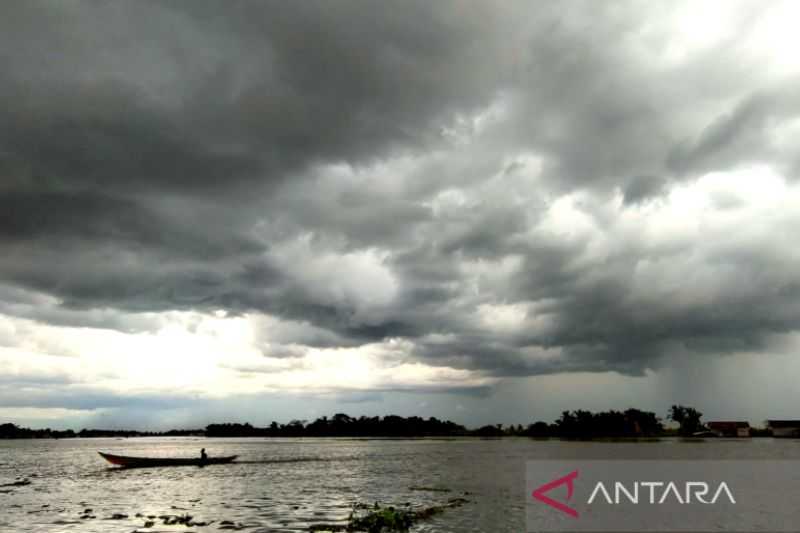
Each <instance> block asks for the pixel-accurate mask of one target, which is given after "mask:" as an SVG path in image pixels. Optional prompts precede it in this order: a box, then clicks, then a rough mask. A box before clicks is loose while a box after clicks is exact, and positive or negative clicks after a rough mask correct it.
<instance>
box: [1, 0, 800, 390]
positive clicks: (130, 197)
mask: <svg viewBox="0 0 800 533" xmlns="http://www.w3.org/2000/svg"><path fill="white" fill-rule="evenodd" d="M648 9H649V8H648V7H647V6H645V5H644V4H638V3H631V4H627V3H623V4H615V5H613V6H612V5H609V4H592V5H591V6H589V5H587V4H586V3H566V4H559V5H557V6H555V5H554V6H548V5H539V6H531V5H529V4H528V3H521V4H510V3H509V4H503V5H500V6H491V5H489V4H482V3H477V2H476V3H449V2H403V3H396V4H380V5H377V4H373V5H370V4H364V3H355V2H295V3H290V4H286V3H264V2H237V3H235V4H233V5H230V6H226V8H225V10H222V11H220V7H219V4H217V3H206V2H177V3H176V2H171V3H168V2H161V3H160V2H137V3H125V4H105V3H95V2H72V3H39V2H28V3H17V4H8V5H5V6H3V7H1V8H0V72H2V77H0V97H2V98H3V99H4V101H5V102H7V105H5V106H3V108H2V109H1V110H0V246H2V249H3V250H2V252H3V258H2V260H0V281H2V282H3V283H4V284H6V285H8V286H12V285H13V286H14V287H16V289H15V291H7V292H4V293H2V294H3V299H4V304H3V306H2V307H0V311H2V312H3V313H8V314H11V315H16V316H22V317H26V318H32V319H36V320H39V321H41V322H45V323H51V324H69V325H86V326H91V327H99V326H101V327H112V328H115V329H121V330H123V331H143V330H147V329H148V328H151V327H155V326H153V325H151V324H149V323H140V322H137V319H136V318H135V316H134V314H135V313H137V312H149V311H167V310H175V309H181V310H185V309H196V310H200V311H211V310H217V309H224V310H227V311H229V312H231V313H233V314H237V313H245V312H251V311H257V312H263V313H265V314H268V315H272V316H274V317H277V318H280V319H282V320H284V321H288V322H291V323H292V325H286V324H283V325H282V326H281V327H276V328H274V329H272V330H269V331H268V333H266V334H265V335H264V337H265V338H264V339H259V347H260V348H261V349H262V351H263V352H264V354H265V355H269V356H271V357H281V356H285V355H291V354H294V353H296V351H295V350H302V349H304V348H303V347H306V346H319V347H334V346H357V345H359V344H361V343H367V342H374V341H379V340H382V339H385V338H394V337H402V338H406V339H408V340H410V341H412V342H413V343H414V349H413V357H417V358H419V359H421V360H424V361H425V362H429V363H434V364H442V365H444V364H446V365H449V366H453V367H456V368H470V369H480V370H484V371H486V372H487V373H491V374H494V375H524V374H541V373H554V372H564V371H579V370H590V371H600V370H607V369H614V370H619V371H622V372H626V373H632V374H637V373H641V372H642V371H643V369H644V368H646V367H648V366H651V365H653V364H655V363H654V361H656V360H657V359H658V358H661V357H663V356H666V355H669V353H671V351H672V350H675V349H679V348H680V349H688V350H692V351H695V352H697V353H706V352H710V353H726V352H729V351H736V350H749V349H756V348H759V347H761V346H763V345H764V343H765V342H766V341H767V339H768V338H769V336H770V335H772V334H775V333H781V332H789V331H795V330H797V329H798V327H800V322H798V321H797V319H796V318H795V317H797V316H800V315H798V314H797V313H796V311H797V309H796V305H795V304H794V303H793V302H794V301H795V298H794V296H795V295H796V287H798V286H800V282H799V281H798V279H797V277H796V275H795V274H794V272H795V270H796V269H793V267H792V264H791V258H790V256H789V255H787V254H786V252H785V249H784V248H782V247H781V246H774V247H770V246H761V245H758V244H754V243H753V242H748V243H744V244H743V245H742V246H743V248H744V249H745V250H751V251H752V256H741V255H738V256H735V255H730V253H728V252H726V251H724V250H719V249H714V248H713V247H708V246H707V244H708V243H705V242H700V241H699V240H698V241H694V242H686V241H680V242H678V243H677V244H674V243H672V244H670V243H667V244H661V245H658V244H651V243H648V242H643V241H646V240H647V239H646V237H640V240H636V239H631V240H630V241H628V240H626V239H627V238H628V237H629V236H628V235H626V234H624V233H614V231H615V230H614V227H615V221H616V217H617V215H618V213H616V214H615V213H608V212H606V211H604V208H603V206H604V205H607V204H608V202H609V198H612V197H613V195H614V194H617V193H618V194H620V195H621V196H622V198H623V206H622V207H620V209H639V208H645V207H647V206H648V205H652V204H657V203H658V202H659V201H662V200H663V195H664V194H665V193H666V192H668V191H669V188H670V186H672V185H674V184H676V183H687V182H691V181H692V180H694V179H696V178H697V176H698V175H699V174H701V173H703V172H707V171H712V170H718V171H724V170H730V169H733V168H736V167H737V165H741V164H744V163H748V162H759V161H760V162H764V161H766V162H768V163H770V164H771V165H772V166H774V167H776V168H778V169H781V170H786V169H792V168H794V167H792V165H797V164H798V163H797V162H798V161H800V156H798V153H797V152H796V151H795V152H792V151H791V148H787V147H785V146H778V145H776V144H775V142H774V139H773V137H772V133H773V132H774V130H775V129H776V128H785V127H788V125H790V124H791V121H792V120H794V119H796V117H797V116H798V113H800V104H798V99H797V96H796V94H798V91H796V90H795V89H796V83H795V82H786V81H780V80H779V81H775V80H771V81H770V82H769V84H767V83H766V82H764V83H762V81H761V80H760V79H759V77H758V76H757V75H752V73H753V72H758V61H757V60H756V59H753V58H745V57H740V55H738V54H737V52H736V49H735V44H736V43H735V42H733V41H724V42H721V43H718V44H717V45H715V46H714V47H711V48H709V49H705V50H703V51H701V52H698V53H697V55H696V56H691V55H690V56H689V58H688V59H685V60H682V61H674V60H669V61H668V60H667V59H664V58H662V57H660V52H659V50H661V48H665V47H666V44H665V43H667V42H668V41H669V38H670V35H667V34H665V35H656V36H654V37H652V38H649V40H648V39H645V38H643V37H640V34H641V32H643V31H644V30H645V29H646V27H647V26H648V23H649V22H651V21H653V20H660V18H659V17H661V15H663V13H661V11H659V10H660V9H662V8H658V9H656V10H655V11H652V12H650V11H648ZM748 9H749V8H748ZM742 20H746V17H744V16H743V17H742ZM743 30H746V27H743ZM734 33H736V32H734ZM653 43H655V44H653ZM670 61H672V62H670ZM532 159H536V161H538V163H533V162H531V160H532ZM537 165H538V167H537ZM534 167H536V168H534ZM787 177H788V178H795V177H796V176H794V175H788V174H787ZM575 191H581V192H584V193H586V195H587V196H586V199H585V200H583V202H584V203H583V205H580V206H578V207H579V210H580V211H581V216H584V217H586V218H587V219H589V220H590V221H591V224H593V226H594V229H595V231H596V232H599V233H602V234H605V235H607V236H608V239H610V240H613V239H618V240H620V241H622V242H621V243H620V244H619V245H617V246H615V247H609V250H610V251H608V252H607V253H606V254H605V255H603V254H600V255H597V256H596V257H594V256H592V257H591V258H590V259H588V260H587V259H586V257H587V255H591V254H592V253H594V252H592V250H593V248H592V246H593V243H596V241H598V239H597V238H594V239H593V238H591V237H586V236H584V237H574V238H573V237H570V236H569V235H568V234H569V233H570V228H560V229H558V231H560V232H562V234H548V233H547V232H544V231H540V230H539V229H537V228H539V226H540V225H541V224H543V223H544V222H545V221H546V217H547V216H548V213H549V212H550V211H551V210H553V209H554V205H555V204H556V202H557V201H558V199H559V197H560V196H561V195H564V194H568V193H572V192H575ZM720 201H722V202H723V203H725V205H728V206H730V209H735V207H736V206H737V205H738V204H737V202H736V199H735V198H734V199H732V200H731V199H729V200H725V199H724V198H723V199H722V200H720ZM720 205H721V204H720ZM792 223H793V220H791V219H786V220H778V221H776V222H775V224H776V231H777V232H778V233H780V231H781V230H785V229H786V228H787V227H789V226H790V225H791V224H792ZM553 231H556V230H553ZM599 240H602V239H599ZM298 243H300V244H298ZM370 254H371V255H370ZM682 255H683V256H685V257H686V258H687V261H689V262H690V264H691V265H690V267H689V268H688V271H689V272H700V273H703V275H705V276H707V279H709V280H714V281H715V283H717V285H715V286H714V290H713V291H712V294H710V295H703V296H701V295H699V294H687V293H686V292H685V291H683V292H682V291H681V290H680V289H673V290H668V289H667V288H666V287H667V284H668V283H671V282H672V281H671V276H672V275H673V274H672V272H671V268H678V267H679V266H680V265H682V264H683V263H682V260H681V259H680V258H681V257H682ZM643 264H654V265H656V267H653V272H652V277H651V278H648V279H647V280H646V281H637V280H638V279H639V278H637V276H639V275H640V274H641V268H642V265H643ZM658 265H661V266H660V267H659V266H658ZM766 265H771V266H766ZM637 283H638V284H637ZM648 283H649V284H650V285H647V284H648ZM643 287H646V289H643ZM647 289H649V291H650V293H651V294H653V295H657V297H652V298H647V294H648V290H647ZM695 292H696V293H699V292H701V291H695ZM29 293H37V294H45V295H49V296H52V297H54V298H56V299H57V302H56V303H50V304H48V305H47V306H41V307H39V308H37V305H36V303H31V302H26V301H24V300H25V299H26V298H29ZM512 304H520V305H523V306H528V310H527V311H524V312H523V313H527V314H526V315H525V316H524V317H523V325H525V324H527V323H528V322H530V328H529V329H528V330H525V328H523V329H522V330H516V329H511V330H509V329H503V327H499V326H497V327H495V326H489V325H486V324H485V323H482V322H481V320H480V319H479V315H480V313H481V312H482V311H481V309H483V307H482V306H489V311H487V312H488V313H492V312H498V311H492V307H491V306H493V305H494V306H503V305H512ZM98 312H102V313H103V314H101V315H98V314H97V313H98ZM115 313H118V315H115ZM132 313H133V314H132ZM537 317H539V318H542V319H543V320H545V321H546V326H541V324H538V325H537V324H534V322H536V319H537ZM526 321H528V322H526ZM295 344H296V345H298V346H300V348H294V347H292V345H295ZM287 346H289V348H287ZM0 403H1V402H0ZM95 403H96V402H95Z"/></svg>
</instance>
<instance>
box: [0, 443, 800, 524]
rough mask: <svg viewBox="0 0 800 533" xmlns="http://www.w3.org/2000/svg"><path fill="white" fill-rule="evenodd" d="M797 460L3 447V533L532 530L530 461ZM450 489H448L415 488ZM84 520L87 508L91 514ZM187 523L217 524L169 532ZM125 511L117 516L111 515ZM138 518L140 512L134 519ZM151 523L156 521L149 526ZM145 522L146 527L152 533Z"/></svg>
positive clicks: (684, 450) (357, 449)
mask: <svg viewBox="0 0 800 533" xmlns="http://www.w3.org/2000/svg"><path fill="white" fill-rule="evenodd" d="M203 447H204V448H206V450H207V451H208V453H209V455H211V456H215V455H217V456H220V455H234V454H236V455H238V456H239V462H237V463H236V464H232V465H210V466H206V467H203V468H198V467H175V468H152V469H130V470H119V469H117V468H109V467H108V465H107V464H106V463H105V462H104V461H103V460H102V459H101V458H100V457H99V456H98V454H97V453H96V452H97V451H108V452H111V453H115V454H119V455H134V456H135V455H143V456H159V457H189V456H198V455H199V452H200V448H203ZM548 458H558V459H659V458H662V459H798V458H800V441H798V440H793V439H786V440H781V439H769V438H759V439H709V440H705V441H691V442H687V441H682V440H679V439H663V440H661V441H658V442H564V441H557V440H549V441H539V440H528V439H522V438H519V439H516V438H505V439H496V440H492V439H477V438H468V439H408V440H405V439H404V440H390V439H206V438H136V439H66V440H20V441H0V485H3V486H2V487H0V502H2V504H0V531H46V532H54V533H55V532H61V531H64V532H66V531H74V532H77V531H80V532H87V533H94V532H97V533H100V532H103V533H108V532H125V533H130V532H132V531H141V532H150V531H153V532H154V531H182V532H184V533H185V532H187V531H194V532H198V533H200V532H205V531H208V532H211V531H221V530H222V531H226V530H241V531H248V532H253V533H256V532H267V531H272V532H277V531H283V532H299V531H309V528H310V527H311V526H312V525H314V524H344V523H346V520H347V517H348V515H349V513H350V511H351V509H352V506H353V505H354V504H355V503H365V504H369V505H373V504H374V502H380V503H381V504H383V505H396V506H407V507H410V508H414V509H421V508H425V507H431V506H436V505H441V504H445V503H447V502H448V501H450V500H452V499H454V498H463V499H466V500H468V502H467V503H464V504H463V505H462V506H460V507H452V508H447V509H445V510H444V512H442V513H441V514H437V515H436V516H433V517H432V518H431V519H429V520H424V521H421V522H418V523H417V524H416V525H415V526H414V527H413V528H412V531H415V532H429V533H438V532H452V533H462V532H464V533H466V532H470V533H473V532H476V531H479V532H487V533H489V532H491V533H505V532H509V533H511V532H514V533H520V532H522V531H524V530H525V505H526V503H527V501H528V496H529V495H527V494H526V490H525V461H527V460H534V459H548ZM419 489H440V490H419ZM87 511H88V512H87ZM186 514H188V515H191V516H192V517H193V521H194V522H195V523H196V522H207V523H209V524H208V525H205V526H197V525H194V526H192V527H187V526H185V525H163V520H160V519H158V518H156V519H148V518H147V517H148V516H155V517H158V516H163V515H186ZM114 515H117V518H116V519H112V517H113V516H114ZM137 515H138V516H137ZM148 521H152V522H154V523H153V524H147V522H148ZM147 525H149V526H150V527H145V526H147Z"/></svg>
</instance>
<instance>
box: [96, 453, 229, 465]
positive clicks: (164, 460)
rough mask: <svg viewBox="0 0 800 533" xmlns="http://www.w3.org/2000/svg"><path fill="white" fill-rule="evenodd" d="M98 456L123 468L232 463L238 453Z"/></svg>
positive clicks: (103, 454)
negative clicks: (228, 454)
mask: <svg viewBox="0 0 800 533" xmlns="http://www.w3.org/2000/svg"><path fill="white" fill-rule="evenodd" d="M97 453H99V454H100V456H101V457H102V458H103V459H105V460H106V461H108V462H109V463H111V464H112V465H117V466H122V467H124V468H145V467H153V466H205V465H219V464H227V463H232V462H233V461H234V460H235V459H236V458H237V457H238V455H230V456H227V457H208V458H206V459H201V458H199V457H191V458H189V457H186V458H182V457H175V458H170V457H128V456H125V455H113V454H110V453H103V452H97Z"/></svg>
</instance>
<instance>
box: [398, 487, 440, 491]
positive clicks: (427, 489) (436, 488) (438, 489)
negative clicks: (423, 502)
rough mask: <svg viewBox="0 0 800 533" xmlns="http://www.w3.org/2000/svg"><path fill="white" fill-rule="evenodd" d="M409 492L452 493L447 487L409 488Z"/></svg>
mask: <svg viewBox="0 0 800 533" xmlns="http://www.w3.org/2000/svg"><path fill="white" fill-rule="evenodd" d="M408 490H417V491H425V492H450V489H448V488H447V487H408Z"/></svg>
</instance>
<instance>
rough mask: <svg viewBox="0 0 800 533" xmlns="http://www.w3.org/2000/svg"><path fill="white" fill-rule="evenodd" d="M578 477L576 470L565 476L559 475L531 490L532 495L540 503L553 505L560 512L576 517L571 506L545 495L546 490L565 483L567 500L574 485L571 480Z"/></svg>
mask: <svg viewBox="0 0 800 533" xmlns="http://www.w3.org/2000/svg"><path fill="white" fill-rule="evenodd" d="M577 477H578V471H577V470H574V471H572V472H570V473H569V474H567V475H566V476H563V477H560V478H558V479H554V480H553V481H550V482H548V483H545V484H544V485H542V486H541V487H539V488H538V489H536V490H534V491H533V497H534V499H536V500H539V501H540V502H542V503H545V504H547V505H549V506H550V507H554V508H556V509H558V510H559V511H561V512H562V513H566V514H568V515H570V516H571V517H573V518H578V511H576V510H575V509H573V508H572V507H570V506H568V505H565V504H563V503H561V502H559V501H556V500H554V499H553V498H551V497H549V496H545V493H546V492H549V491H551V490H553V489H554V488H556V487H560V486H561V485H565V484H566V485H567V500H569V499H570V498H572V493H573V492H574V491H575V486H574V485H573V482H574V481H575V479H576V478H577Z"/></svg>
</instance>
